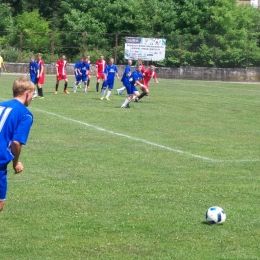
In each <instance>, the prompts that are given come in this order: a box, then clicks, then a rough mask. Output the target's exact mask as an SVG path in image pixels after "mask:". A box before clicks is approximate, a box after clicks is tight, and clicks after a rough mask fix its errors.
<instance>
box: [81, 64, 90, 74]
mask: <svg viewBox="0 0 260 260" xmlns="http://www.w3.org/2000/svg"><path fill="white" fill-rule="evenodd" d="M89 70H90V66H89V63H88V62H87V63H85V62H82V63H81V66H80V72H81V73H82V77H83V76H87V73H88V71H89Z"/></svg>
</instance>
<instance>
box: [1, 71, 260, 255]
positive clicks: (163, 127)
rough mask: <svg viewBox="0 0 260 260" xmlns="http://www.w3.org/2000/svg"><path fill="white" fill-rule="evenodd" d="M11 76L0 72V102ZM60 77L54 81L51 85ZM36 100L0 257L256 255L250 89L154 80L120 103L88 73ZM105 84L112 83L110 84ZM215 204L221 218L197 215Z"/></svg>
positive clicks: (255, 132) (259, 98) (255, 111)
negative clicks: (81, 83)
mask: <svg viewBox="0 0 260 260" xmlns="http://www.w3.org/2000/svg"><path fill="white" fill-rule="evenodd" d="M17 77H18V76H17V75H16V76H15V75H7V74H4V75H2V76H1V77H0V101H3V100H6V99H10V98H11V97H12V90H11V87H12V82H13V81H14V79H16V78H17ZM61 83H62V82H61ZM73 83H74V77H70V78H69V87H68V90H69V91H70V94H69V95H66V94H64V93H63V92H62V90H63V83H62V84H60V86H59V93H58V95H54V90H55V77H54V76H47V77H46V82H45V84H44V85H43V89H44V95H45V98H44V99H38V98H36V99H34V100H33V102H32V103H31V105H30V107H29V109H30V110H31V112H32V113H33V114H34V124H33V127H32V129H31V134H30V138H29V141H28V143H27V145H26V146H24V147H23V151H22V155H21V158H20V160H21V161H22V162H23V163H24V166H25V169H24V171H23V172H22V173H20V174H17V175H15V174H13V170H12V167H11V165H9V168H8V169H9V174H8V181H9V189H8V194H7V201H6V204H5V208H4V210H3V212H1V213H0V222H1V225H0V237H1V238H0V241H1V243H0V244H1V248H0V259H1V260H10V259H19V260H27V259H32V260H34V259H36V260H38V259H50V260H52V259H57V260H67V259H84V260H85V259H105V260H108V259H116V260H119V259H120V260H124V259H127V260H128V259H133V260H136V259H147V260H148V259H149V260H150V259H154V260H158V259H162V260H168V259H169V260H170V259H177V260H185V259H198V260H201V259H203V260H204V259H205V260H207V259H209V260H212V259H214V260H215V259H234V260H238V259H260V254H259V252H260V238H259V234H260V217H259V216H260V207H259V187H260V175H259V173H260V150H259V148H260V127H259V122H260V85H259V84H246V83H245V84H242V83H225V82H203V81H187V80H169V79H168V80H166V79H159V84H158V85H157V84H155V83H151V85H150V86H151V91H150V95H149V98H143V99H142V100H141V101H140V103H134V102H132V103H131V104H130V106H131V108H130V109H121V108H120V106H121V105H122V103H123V101H124V99H125V97H126V93H124V94H123V95H122V96H118V95H116V91H115V90H114V91H113V93H112V94H111V96H110V100H109V101H107V100H102V101H101V100H100V97H101V93H96V92H95V83H96V80H95V78H94V77H92V79H91V83H90V89H89V91H88V93H87V94H84V93H83V88H81V89H78V92H77V93H73V89H72V85H73ZM120 86H121V84H120V82H119V81H116V88H118V87H120ZM211 206H220V207H222V208H223V209H224V210H225V212H226V214H227V220H226V222H225V223H224V224H223V225H212V226H210V225H207V224H206V222H205V212H206V210H207V209H208V208H209V207H211Z"/></svg>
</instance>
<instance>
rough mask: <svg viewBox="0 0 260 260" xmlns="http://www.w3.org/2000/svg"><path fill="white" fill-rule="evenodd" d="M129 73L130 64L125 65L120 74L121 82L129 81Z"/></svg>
mask: <svg viewBox="0 0 260 260" xmlns="http://www.w3.org/2000/svg"><path fill="white" fill-rule="evenodd" d="M130 73H131V66H130V65H127V66H126V67H125V71H124V73H123V76H122V78H121V81H122V82H123V84H124V83H125V82H127V81H129V77H130V76H129V74H130Z"/></svg>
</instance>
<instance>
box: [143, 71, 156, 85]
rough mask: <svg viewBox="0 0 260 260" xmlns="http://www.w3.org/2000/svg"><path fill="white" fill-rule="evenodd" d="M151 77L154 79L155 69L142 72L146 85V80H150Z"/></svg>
mask: <svg viewBox="0 0 260 260" xmlns="http://www.w3.org/2000/svg"><path fill="white" fill-rule="evenodd" d="M151 78H154V79H156V73H155V71H151V70H147V71H145V72H144V84H145V85H148V82H149V81H150V80H151Z"/></svg>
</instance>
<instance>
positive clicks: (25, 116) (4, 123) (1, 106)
mask: <svg viewBox="0 0 260 260" xmlns="http://www.w3.org/2000/svg"><path fill="white" fill-rule="evenodd" d="M32 123H33V115H32V113H31V112H30V111H29V110H28V109H27V107H26V106H24V105H23V104H22V103H21V102H20V101H18V100H16V99H13V100H9V101H5V102H2V103H0V168H2V167H7V164H8V163H9V162H10V161H11V160H12V159H13V158H14V156H13V155H12V153H11V141H17V142H19V143H21V144H26V142H27V139H28V136H29V132H30V128H31V125H32Z"/></svg>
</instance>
